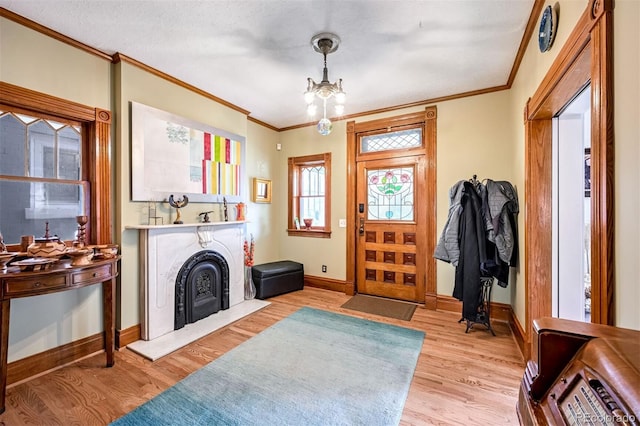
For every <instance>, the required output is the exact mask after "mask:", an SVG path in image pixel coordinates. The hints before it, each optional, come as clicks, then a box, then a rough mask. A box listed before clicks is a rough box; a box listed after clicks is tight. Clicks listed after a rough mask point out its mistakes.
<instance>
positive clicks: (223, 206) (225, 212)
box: [222, 197, 229, 222]
mask: <svg viewBox="0 0 640 426" xmlns="http://www.w3.org/2000/svg"><path fill="white" fill-rule="evenodd" d="M222 211H223V212H224V221H225V222H228V221H229V211H228V210H227V198H226V197H222Z"/></svg>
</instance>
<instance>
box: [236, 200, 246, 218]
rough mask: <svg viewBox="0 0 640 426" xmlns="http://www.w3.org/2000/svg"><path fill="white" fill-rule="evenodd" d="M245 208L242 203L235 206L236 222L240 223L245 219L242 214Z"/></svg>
mask: <svg viewBox="0 0 640 426" xmlns="http://www.w3.org/2000/svg"><path fill="white" fill-rule="evenodd" d="M246 207H247V206H246V204H245V203H243V202H242V201H241V202H239V203H238V204H236V220H238V221H242V220H244V219H245V217H244V214H245V209H246Z"/></svg>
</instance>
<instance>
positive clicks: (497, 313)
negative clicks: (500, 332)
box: [436, 295, 513, 322]
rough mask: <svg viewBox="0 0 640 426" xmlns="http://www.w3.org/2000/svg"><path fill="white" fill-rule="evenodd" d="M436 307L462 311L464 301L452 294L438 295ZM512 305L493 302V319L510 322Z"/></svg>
mask: <svg viewBox="0 0 640 426" xmlns="http://www.w3.org/2000/svg"><path fill="white" fill-rule="evenodd" d="M436 309H439V310H442V311H447V312H462V302H461V301H459V300H458V299H456V298H455V297H452V296H444V295H438V296H437V300H436ZM512 311H513V310H512V309H511V305H507V304H506V303H499V302H491V320H492V321H502V322H509V321H510V320H511V317H512Z"/></svg>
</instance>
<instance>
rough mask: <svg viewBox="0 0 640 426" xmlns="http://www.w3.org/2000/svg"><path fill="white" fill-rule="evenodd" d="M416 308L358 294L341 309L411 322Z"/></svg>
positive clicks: (397, 301) (412, 305)
mask: <svg viewBox="0 0 640 426" xmlns="http://www.w3.org/2000/svg"><path fill="white" fill-rule="evenodd" d="M416 306H417V305H415V304H413V303H409V302H402V301H399V300H391V299H385V298H382V297H375V296H367V295H364V294H356V295H355V296H353V297H352V298H351V299H349V300H348V301H347V303H345V304H344V305H342V306H341V307H342V308H345V309H351V310H352V311H360V312H366V313H368V314H375V315H382V316H383V317H388V318H396V319H401V320H405V321H409V320H411V317H412V316H413V313H414V312H415V310H416Z"/></svg>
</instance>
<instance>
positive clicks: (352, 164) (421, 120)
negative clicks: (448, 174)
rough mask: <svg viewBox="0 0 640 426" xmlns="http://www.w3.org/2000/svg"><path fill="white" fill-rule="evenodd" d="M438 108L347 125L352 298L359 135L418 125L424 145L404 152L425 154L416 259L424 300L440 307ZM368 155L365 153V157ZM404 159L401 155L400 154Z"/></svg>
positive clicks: (349, 285) (427, 304)
mask: <svg viewBox="0 0 640 426" xmlns="http://www.w3.org/2000/svg"><path fill="white" fill-rule="evenodd" d="M437 118H438V114H437V107H436V106H428V107H426V108H425V109H424V111H423V112H417V113H411V114H405V115H400V116H395V117H389V118H382V119H377V120H371V121H365V122H359V123H356V122H355V121H350V122H348V123H347V214H346V218H347V247H346V249H347V280H346V286H345V293H346V294H350V295H353V294H355V292H356V265H357V259H356V257H357V256H356V250H357V239H358V232H359V231H358V223H357V217H358V203H357V199H356V192H357V191H356V175H357V161H360V160H363V158H362V157H363V155H361V154H360V153H359V149H358V139H359V135H360V134H363V133H365V132H372V131H375V130H385V131H387V132H390V131H394V130H396V129H399V128H406V126H410V125H412V124H418V125H420V126H422V129H423V139H424V143H423V146H422V147H420V148H419V149H412V150H411V152H404V153H401V154H402V155H404V156H410V155H424V159H425V163H424V166H425V181H424V186H425V194H426V196H425V200H424V201H426V202H425V203H424V222H423V225H424V227H423V228H422V229H421V231H420V232H423V233H424V235H423V236H424V241H425V246H424V251H422V252H420V251H416V255H417V257H422V258H423V259H422V260H423V261H424V268H425V271H424V282H425V286H424V287H425V293H424V298H423V300H421V301H420V303H424V304H425V307H426V308H427V309H433V310H434V309H436V306H437V279H436V278H437V277H436V261H435V258H434V257H433V252H434V250H435V246H436V239H437V235H436V184H437V182H436V145H437ZM366 155H368V154H365V155H364V156H366ZM398 156H401V155H398ZM377 158H379V157H378V156H376V155H368V158H366V160H373V159H377Z"/></svg>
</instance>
